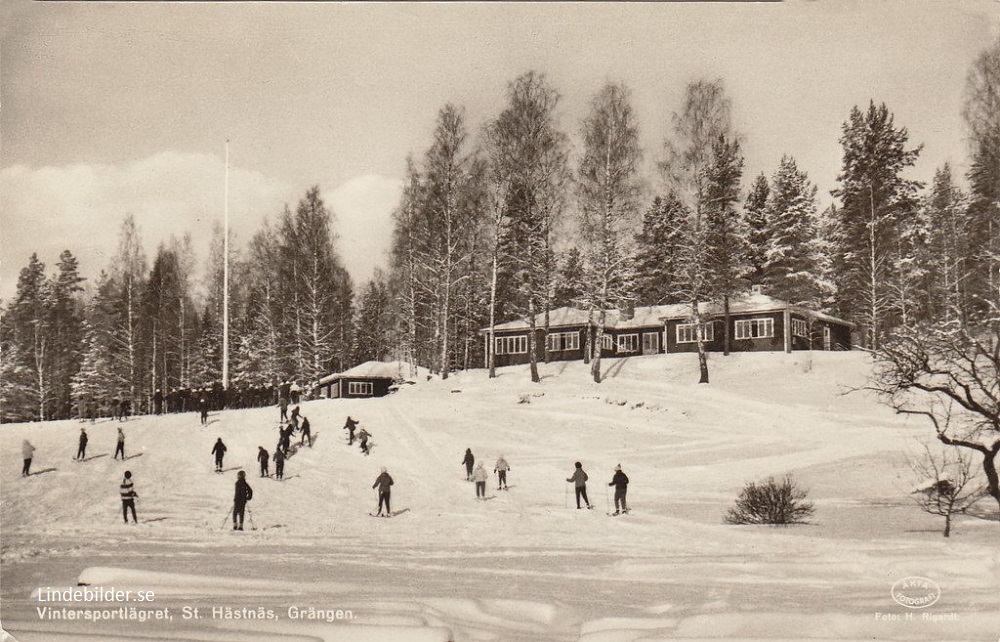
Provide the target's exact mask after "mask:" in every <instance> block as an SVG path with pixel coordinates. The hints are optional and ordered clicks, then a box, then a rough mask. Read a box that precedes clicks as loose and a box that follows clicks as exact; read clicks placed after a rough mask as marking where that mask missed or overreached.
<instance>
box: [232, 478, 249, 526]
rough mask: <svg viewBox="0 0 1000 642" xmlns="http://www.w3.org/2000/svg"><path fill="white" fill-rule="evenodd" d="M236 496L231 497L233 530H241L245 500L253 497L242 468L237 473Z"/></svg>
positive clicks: (245, 505) (245, 506)
mask: <svg viewBox="0 0 1000 642" xmlns="http://www.w3.org/2000/svg"><path fill="white" fill-rule="evenodd" d="M236 477H237V479H236V496H235V497H233V530H234V531H241V530H243V514H244V513H245V512H246V508H247V502H248V501H250V500H251V499H253V489H252V488H250V484H248V483H247V474H246V473H245V472H243V471H242V470H241V471H240V472H239V474H237V476H236Z"/></svg>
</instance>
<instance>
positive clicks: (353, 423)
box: [344, 415, 358, 446]
mask: <svg viewBox="0 0 1000 642" xmlns="http://www.w3.org/2000/svg"><path fill="white" fill-rule="evenodd" d="M357 425H358V422H356V421H354V420H353V419H351V416H350V415H347V421H346V422H344V428H345V429H346V430H347V432H348V433H349V435H348V439H347V445H348V446H351V445H353V444H354V429H355V428H356V427H357Z"/></svg>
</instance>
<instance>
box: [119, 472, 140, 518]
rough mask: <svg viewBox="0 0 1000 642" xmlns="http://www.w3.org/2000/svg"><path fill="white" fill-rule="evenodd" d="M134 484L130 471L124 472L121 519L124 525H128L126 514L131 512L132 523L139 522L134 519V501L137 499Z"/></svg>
mask: <svg viewBox="0 0 1000 642" xmlns="http://www.w3.org/2000/svg"><path fill="white" fill-rule="evenodd" d="M134 486H135V485H134V484H133V483H132V471H130V470H126V471H125V477H124V479H122V487H121V493H122V518H124V520H125V523H126V524H128V512H129V510H131V511H132V523H133V524H138V523H139V520H137V519H136V518H135V500H136V499H137V498H138V497H139V496H138V495H136V493H135V488H134Z"/></svg>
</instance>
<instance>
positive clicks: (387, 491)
mask: <svg viewBox="0 0 1000 642" xmlns="http://www.w3.org/2000/svg"><path fill="white" fill-rule="evenodd" d="M392 484H393V481H392V477H390V476H389V472H388V471H387V470H386V468H385V466H383V467H382V471H381V473H380V474H379V476H378V477H376V478H375V483H374V484H372V488H375V487H376V486H377V487H378V514H377V515H376V516H377V517H382V506H383V504H384V505H385V517H392V508H390V506H389V498H390V495H391V494H392V488H391V487H392Z"/></svg>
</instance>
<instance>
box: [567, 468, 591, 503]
mask: <svg viewBox="0 0 1000 642" xmlns="http://www.w3.org/2000/svg"><path fill="white" fill-rule="evenodd" d="M575 466H576V470H575V471H573V476H572V477H570V478H569V479H567V480H566V481H567V482H573V486H574V487H575V488H576V507H577V508H580V498H581V497H582V498H583V501H584V503H585V504H587V508H593V506H591V505H590V500H589V499H587V479H588V477H587V473H585V472H584V471H583V464H581V463H580V462H576V464H575Z"/></svg>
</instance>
